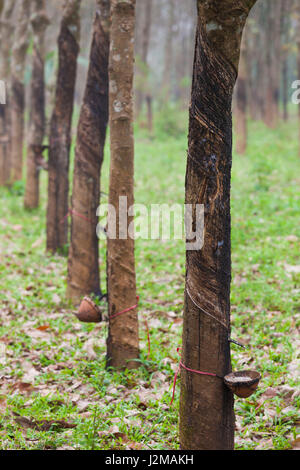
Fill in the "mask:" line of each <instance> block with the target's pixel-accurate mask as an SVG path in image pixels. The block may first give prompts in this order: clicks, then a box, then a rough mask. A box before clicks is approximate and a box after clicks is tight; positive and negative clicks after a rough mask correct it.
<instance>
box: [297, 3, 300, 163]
mask: <svg viewBox="0 0 300 470" xmlns="http://www.w3.org/2000/svg"><path fill="white" fill-rule="evenodd" d="M297 24H298V28H297V30H298V33H297V56H298V57H297V68H298V79H300V5H299V3H298V6H297ZM298 123H299V131H298V132H299V138H298V141H299V150H298V152H299V157H300V104H298Z"/></svg>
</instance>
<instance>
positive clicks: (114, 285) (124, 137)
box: [107, 0, 139, 368]
mask: <svg viewBox="0 0 300 470" xmlns="http://www.w3.org/2000/svg"><path fill="white" fill-rule="evenodd" d="M111 18H112V25H111V48H110V57H109V82H110V94H109V102H110V106H109V116H110V120H109V122H110V149H111V166H110V178H109V204H110V205H111V206H113V207H114V208H115V210H116V213H117V217H116V222H117V223H116V239H113V237H112V236H111V233H110V229H109V231H108V244H107V249H108V252H107V288H108V309H109V332H108V339H107V365H108V366H112V367H117V368H125V367H127V368H135V367H137V365H138V364H137V362H136V361H134V359H137V358H138V357H139V339H138V317H137V308H134V309H131V310H129V311H127V312H126V313H124V314H123V315H118V316H115V317H113V316H114V315H116V314H117V313H119V312H121V311H123V310H124V309H125V310H126V309H130V308H131V307H133V306H134V305H136V303H137V301H136V276H135V260H134V239H133V237H130V236H128V228H129V224H132V223H133V217H132V216H129V217H128V219H127V220H126V221H124V217H122V218H121V215H120V212H119V210H118V209H119V201H120V199H119V198H120V197H121V196H122V197H124V198H125V200H126V202H127V207H128V208H130V207H131V206H132V205H133V202H134V194H133V187H134V184H133V182H134V138H133V89H132V87H133V67H134V65H133V63H134V22H135V0H127V1H124V0H112V9H111ZM125 26H126V27H125ZM125 215H127V214H125ZM110 217H111V214H109V218H110ZM124 225H125V227H124Z"/></svg>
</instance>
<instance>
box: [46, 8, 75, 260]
mask: <svg viewBox="0 0 300 470" xmlns="http://www.w3.org/2000/svg"><path fill="white" fill-rule="evenodd" d="M80 3H81V0H65V2H64V9H63V17H62V21H61V28H60V33H59V37H58V51H59V64H58V76H57V83H56V96H55V106H54V111H53V114H52V118H51V124H50V139H49V140H50V142H49V145H50V148H49V170H48V208H47V250H49V251H51V252H56V251H58V250H59V249H62V248H63V247H64V245H65V244H66V243H67V241H68V221H67V218H66V217H65V216H66V214H67V212H68V194H69V158H70V146H71V124H72V115H73V105H74V91H75V83H76V72H77V56H78V53H79V36H80V16H79V10H80Z"/></svg>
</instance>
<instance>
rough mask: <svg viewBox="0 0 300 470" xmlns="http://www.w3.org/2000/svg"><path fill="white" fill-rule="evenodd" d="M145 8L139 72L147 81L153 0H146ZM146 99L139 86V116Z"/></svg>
mask: <svg viewBox="0 0 300 470" xmlns="http://www.w3.org/2000/svg"><path fill="white" fill-rule="evenodd" d="M141 5H142V6H143V9H144V18H143V19H144V23H143V29H142V34H141V36H142V38H141V39H142V40H141V56H140V59H141V61H142V67H143V69H142V70H139V73H140V74H142V75H145V76H144V80H145V81H146V82H147V79H148V65H147V58H148V50H149V43H150V32H151V17H152V0H146V2H144V3H142V4H141ZM143 87H145V83H143ZM144 99H145V92H144V90H143V89H142V88H140V87H138V89H137V90H136V92H135V114H136V117H137V118H138V117H139V115H140V113H141V110H142V106H143V101H144Z"/></svg>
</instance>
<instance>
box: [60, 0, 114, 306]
mask: <svg viewBox="0 0 300 470" xmlns="http://www.w3.org/2000/svg"><path fill="white" fill-rule="evenodd" d="M109 28H110V0H97V11H96V15H95V21H94V29H93V40H92V46H91V53H90V65H89V70H88V77H87V84H86V90H85V95H84V99H83V105H82V108H81V113H80V118H79V124H78V131H77V143H76V151H75V168H74V175H73V196H72V211H71V214H73V215H72V223H71V243H70V250H69V259H68V288H67V296H68V298H71V299H73V300H74V301H77V300H79V299H80V298H81V297H82V296H85V295H89V294H91V293H94V294H96V295H97V294H99V293H100V287H99V286H100V279H99V240H98V237H97V233H96V227H97V216H96V211H97V208H98V205H99V203H100V172H101V166H102V162H103V154H104V144H105V137H106V128H107V122H108V56H109ZM76 214H81V215H84V217H85V219H86V220H84V219H82V218H80V217H78V216H77V215H76Z"/></svg>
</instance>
